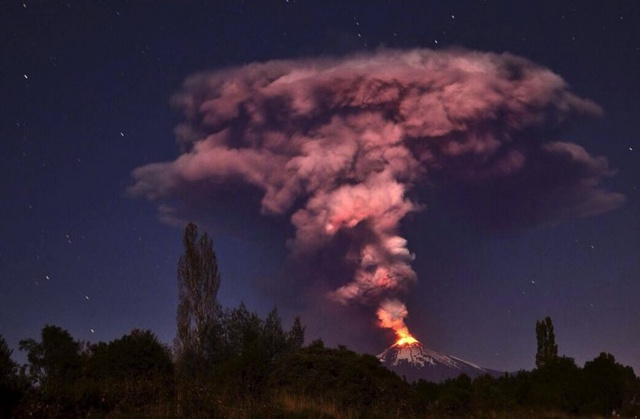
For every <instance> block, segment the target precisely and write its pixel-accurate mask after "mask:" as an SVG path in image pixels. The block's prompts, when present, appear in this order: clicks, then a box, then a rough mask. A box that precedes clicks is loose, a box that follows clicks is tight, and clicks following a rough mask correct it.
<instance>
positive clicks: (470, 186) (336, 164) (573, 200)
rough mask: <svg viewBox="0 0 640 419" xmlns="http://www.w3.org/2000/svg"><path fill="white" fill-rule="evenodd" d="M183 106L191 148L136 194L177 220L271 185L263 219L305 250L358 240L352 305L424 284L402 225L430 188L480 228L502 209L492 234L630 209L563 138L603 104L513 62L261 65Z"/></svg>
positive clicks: (412, 59)
mask: <svg viewBox="0 0 640 419" xmlns="http://www.w3.org/2000/svg"><path fill="white" fill-rule="evenodd" d="M174 103H175V105H176V106H177V107H178V108H179V109H180V111H181V112H182V114H183V117H184V122H183V123H182V124H181V125H180V126H179V127H178V128H177V129H176V133H177V136H178V141H179V144H180V147H181V150H182V154H181V155H180V156H179V157H178V158H177V159H176V160H175V161H172V162H165V163H153V164H148V165H145V166H142V167H139V168H137V169H135V170H134V172H133V177H134V179H135V183H134V185H133V186H132V187H131V188H130V192H131V194H133V195H135V196H141V197H145V198H147V199H150V200H154V201H158V202H160V203H162V204H163V210H164V211H165V214H169V213H171V214H172V216H173V217H180V215H184V214H180V212H181V211H185V208H186V209H187V210H188V208H189V207H197V206H198V199H194V195H195V196H199V197H201V199H202V200H203V201H206V200H207V199H208V197H207V194H215V193H216V191H218V190H219V189H225V188H226V189H228V188H234V189H239V190H242V188H243V185H246V186H248V187H249V188H250V189H251V190H258V191H260V196H261V203H260V210H261V212H262V213H263V214H270V215H276V216H277V215H283V216H287V217H290V221H291V223H292V225H293V226H294V227H295V231H296V232H295V237H294V238H293V239H292V240H291V242H290V247H291V250H292V252H294V253H295V254H305V253H309V252H314V251H316V250H318V249H321V248H323V247H326V246H331V245H332V243H333V241H334V240H335V238H336V237H337V234H338V233H340V235H341V237H347V238H348V240H349V241H350V249H355V251H352V252H350V254H349V255H345V257H346V258H348V259H349V261H350V263H352V265H353V266H354V270H355V273H354V276H353V278H345V279H344V284H343V285H342V286H339V287H338V288H337V289H336V290H335V291H334V292H332V293H331V297H332V298H333V299H335V300H337V301H340V302H342V303H345V304H346V303H349V302H351V301H360V302H361V301H367V302H374V303H380V302H381V301H383V300H384V299H385V298H386V297H388V296H397V295H398V294H401V293H402V291H403V290H405V289H406V287H407V286H409V285H410V284H411V283H412V282H413V281H415V279H416V275H415V273H414V272H413V270H412V269H411V265H410V264H411V260H412V259H413V255H412V254H411V253H410V251H409V249H408V247H407V242H406V240H404V239H403V238H402V237H401V236H400V232H399V225H400V221H401V220H402V219H403V218H404V217H405V216H406V215H407V214H409V213H411V212H416V211H419V210H420V209H421V208H422V203H420V202H415V201H414V200H412V199H410V196H413V197H416V196H419V194H416V193H415V192H416V191H417V190H419V188H421V187H424V186H425V185H436V186H437V185H439V186H441V188H442V190H444V191H445V193H444V195H447V192H446V191H448V190H451V191H452V194H453V195H452V196H455V197H456V198H455V199H453V200H452V202H453V201H455V202H456V203H458V204H460V206H461V207H464V209H465V211H466V212H468V213H470V214H472V216H475V217H477V218H478V219H484V220H485V221H486V220H487V219H488V220H491V219H492V217H494V218H495V216H496V213H495V212H494V211H492V210H491V209H490V208H491V207H492V206H493V205H497V206H498V207H500V208H503V209H504V212H503V213H502V214H500V219H501V222H500V223H496V224H501V223H502V222H504V223H505V224H506V225H507V226H509V227H512V226H519V225H529V224H535V223H539V222H550V221H554V220H559V219H563V218H567V217H573V216H589V215H594V214H598V213H602V212H606V211H609V210H611V209H613V208H616V207H618V206H620V205H621V204H622V202H623V201H624V197H623V196H622V195H620V194H617V193H613V192H609V191H606V190H605V189H604V188H602V187H601V181H602V179H603V178H604V177H606V176H609V175H611V174H612V172H611V170H610V169H609V167H608V164H607V161H606V160H605V159H604V158H602V157H594V156H592V155H590V154H589V153H588V152H586V151H585V150H584V149H583V148H582V147H580V146H579V145H576V144H572V143H567V142H560V141H556V139H555V138H553V135H554V133H557V132H558V131H559V130H560V129H561V128H563V127H564V126H565V125H566V124H567V123H569V122H571V121H572V120H574V119H575V118H576V117H583V116H587V117H588V116H597V115H599V114H600V113H601V110H600V108H599V107H598V106H597V105H596V104H594V103H593V102H591V101H589V100H586V99H582V98H579V97H578V96H576V95H574V94H573V93H572V92H571V91H570V90H569V88H568V86H567V84H566V83H565V82H564V81H563V80H562V79H561V78H560V77H559V76H557V75H556V74H554V73H553V72H551V71H550V70H548V69H545V68H543V67H540V66H538V65H535V64H533V63H531V62H530V61H527V60H525V59H522V58H519V57H515V56H512V55H509V54H501V55H498V54H491V53H479V52H469V51H447V52H434V51H430V50H412V51H393V50H386V51H380V52H378V53H375V54H371V55H361V56H355V57H348V58H340V59H304V60H288V61H271V62H266V63H256V64H250V65H246V66H243V67H238V68H232V69H226V70H221V71H215V72H211V73H203V74H199V75H196V76H193V77H191V78H189V79H188V80H187V81H186V82H185V84H184V87H183V89H182V91H181V92H180V93H179V94H178V95H176V97H175V98H174ZM461 191H462V192H461ZM409 193H412V195H409ZM187 195H189V196H190V197H189V198H186V197H187ZM414 199H415V198H414ZM471 204H477V206H474V205H471ZM476 209H477V211H476ZM474 211H475V213H474ZM505 220H506V221H505ZM354 253H355V256H354Z"/></svg>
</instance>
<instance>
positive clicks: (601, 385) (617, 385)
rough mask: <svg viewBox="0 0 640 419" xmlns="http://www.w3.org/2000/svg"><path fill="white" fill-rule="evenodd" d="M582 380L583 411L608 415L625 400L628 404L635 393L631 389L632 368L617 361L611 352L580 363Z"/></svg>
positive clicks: (632, 386)
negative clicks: (583, 387) (583, 389)
mask: <svg viewBox="0 0 640 419" xmlns="http://www.w3.org/2000/svg"><path fill="white" fill-rule="evenodd" d="M583 383H584V386H585V400H584V403H583V409H584V410H585V412H584V413H595V414H600V415H610V414H611V412H612V411H614V410H619V409H621V408H622V407H623V406H624V405H625V404H627V405H632V404H633V399H634V398H635V397H637V396H638V393H637V391H634V387H635V384H636V376H635V374H634V372H633V369H632V368H631V367H625V366H624V365H621V364H619V363H617V362H616V359H615V358H614V357H613V355H611V354H608V353H604V352H602V353H601V354H600V355H599V356H598V357H597V358H595V359H594V360H592V361H589V362H587V363H585V364H584V369H583ZM629 417H631V415H629Z"/></svg>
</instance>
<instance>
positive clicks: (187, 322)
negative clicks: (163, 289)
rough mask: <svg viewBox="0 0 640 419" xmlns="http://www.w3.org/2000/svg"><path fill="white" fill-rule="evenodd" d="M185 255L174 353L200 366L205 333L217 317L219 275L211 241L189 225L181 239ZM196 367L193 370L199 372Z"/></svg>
mask: <svg viewBox="0 0 640 419" xmlns="http://www.w3.org/2000/svg"><path fill="white" fill-rule="evenodd" d="M183 244H184V253H183V254H182V256H181V257H180V260H179V261H178V313H177V336H176V342H175V343H176V350H177V352H178V356H179V357H181V356H185V355H187V354H191V355H192V356H193V357H194V358H195V360H196V364H201V363H202V361H203V355H204V343H205V339H206V336H207V332H208V329H210V328H211V327H213V324H214V323H215V322H216V320H217V318H218V317H219V313H220V307H219V304H218V300H217V297H218V289H219V288H220V271H219V270H218V261H217V258H216V254H215V252H214V251H213V244H212V241H211V239H209V237H208V236H207V233H204V234H203V235H202V236H201V237H200V239H198V227H197V226H196V225H195V224H193V223H189V224H188V225H187V227H186V228H185V231H184V237H183ZM201 367H202V365H197V366H196V368H201Z"/></svg>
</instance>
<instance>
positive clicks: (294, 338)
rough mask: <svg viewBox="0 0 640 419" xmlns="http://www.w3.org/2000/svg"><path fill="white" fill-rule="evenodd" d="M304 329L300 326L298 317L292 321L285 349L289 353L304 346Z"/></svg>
mask: <svg viewBox="0 0 640 419" xmlns="http://www.w3.org/2000/svg"><path fill="white" fill-rule="evenodd" d="M305 329H306V327H305V326H303V325H302V322H301V321H300V316H296V318H295V319H294V320H293V325H292V326H291V330H290V331H289V332H288V333H287V347H288V349H289V351H297V350H298V349H300V348H302V345H303V344H304V332H305Z"/></svg>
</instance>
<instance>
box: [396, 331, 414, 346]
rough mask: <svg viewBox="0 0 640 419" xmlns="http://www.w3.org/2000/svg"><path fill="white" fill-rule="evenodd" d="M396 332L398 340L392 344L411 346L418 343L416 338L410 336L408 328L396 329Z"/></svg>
mask: <svg viewBox="0 0 640 419" xmlns="http://www.w3.org/2000/svg"><path fill="white" fill-rule="evenodd" d="M396 334H397V335H398V340H397V341H396V343H395V345H394V346H411V345H414V344H416V343H420V342H418V339H416V338H414V337H413V336H411V334H410V333H409V331H408V330H396Z"/></svg>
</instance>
